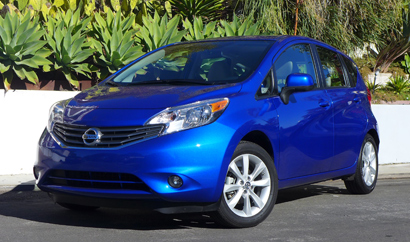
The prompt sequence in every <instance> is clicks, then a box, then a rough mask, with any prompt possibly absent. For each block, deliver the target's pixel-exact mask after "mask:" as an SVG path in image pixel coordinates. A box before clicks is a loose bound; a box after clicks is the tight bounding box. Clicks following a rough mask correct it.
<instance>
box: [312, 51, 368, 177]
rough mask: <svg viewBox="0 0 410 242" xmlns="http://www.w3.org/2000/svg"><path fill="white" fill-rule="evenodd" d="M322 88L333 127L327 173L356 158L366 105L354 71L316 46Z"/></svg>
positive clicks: (335, 55) (337, 56) (338, 56)
mask: <svg viewBox="0 0 410 242" xmlns="http://www.w3.org/2000/svg"><path fill="white" fill-rule="evenodd" d="M316 49H317V53H318V57H319V59H320V66H321V68H320V69H321V73H320V74H321V75H322V79H323V80H324V83H323V84H324V86H325V90H326V92H327V94H328V95H329V97H330V99H331V102H332V109H333V110H332V111H333V114H332V118H331V120H330V121H331V122H332V123H333V126H334V134H335V136H334V141H333V142H334V159H333V162H332V164H331V166H330V170H338V169H343V168H347V167H350V166H352V165H354V163H355V161H356V160H357V158H358V153H359V151H360V147H361V144H362V142H363V140H362V139H363V137H364V131H365V128H366V125H367V117H366V113H365V110H364V109H363V107H362V102H366V101H367V100H366V98H367V97H366V95H363V94H362V93H361V92H359V91H358V90H357V88H356V80H357V68H356V67H355V66H354V65H353V63H352V62H351V61H350V60H349V59H348V58H346V57H344V56H343V55H341V54H338V53H337V52H336V51H334V50H330V49H328V48H325V47H321V46H316Z"/></svg>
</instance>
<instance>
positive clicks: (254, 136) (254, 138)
mask: <svg viewBox="0 0 410 242" xmlns="http://www.w3.org/2000/svg"><path fill="white" fill-rule="evenodd" d="M241 141H249V142H252V143H255V144H257V145H259V146H260V147H262V148H263V149H264V150H265V151H266V152H268V154H269V156H270V157H271V158H272V160H274V154H273V146H272V142H271V141H270V139H269V138H268V136H267V135H266V134H265V133H264V132H262V131H259V130H254V131H251V132H249V133H247V134H246V135H245V136H244V137H243V138H242V140H241Z"/></svg>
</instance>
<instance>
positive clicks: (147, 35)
mask: <svg viewBox="0 0 410 242" xmlns="http://www.w3.org/2000/svg"><path fill="white" fill-rule="evenodd" d="M142 21H143V23H144V25H143V26H139V32H137V37H138V38H139V40H140V43H141V44H142V45H143V46H144V51H152V50H155V49H157V48H159V47H161V46H164V45H167V44H171V43H175V42H179V41H181V40H182V37H183V36H184V35H185V34H186V33H187V31H186V30H181V31H180V30H178V23H179V21H180V17H179V16H175V17H173V18H172V19H171V20H169V21H168V17H167V16H163V17H162V18H160V17H159V15H158V13H157V12H155V14H154V18H152V17H151V16H149V15H148V16H147V17H142Z"/></svg>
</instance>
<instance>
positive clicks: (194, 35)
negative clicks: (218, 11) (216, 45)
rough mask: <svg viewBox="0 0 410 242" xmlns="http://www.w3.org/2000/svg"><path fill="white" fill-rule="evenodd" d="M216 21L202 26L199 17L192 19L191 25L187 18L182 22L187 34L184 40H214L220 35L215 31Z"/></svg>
mask: <svg viewBox="0 0 410 242" xmlns="http://www.w3.org/2000/svg"><path fill="white" fill-rule="evenodd" d="M216 23H217V22H216V21H211V22H209V23H207V24H204V23H203V21H202V18H201V17H197V18H194V22H193V23H191V22H190V21H189V19H188V18H186V19H185V21H183V25H184V28H185V29H186V30H188V33H187V34H186V35H185V36H184V38H185V39H186V40H201V39H207V38H216V37H219V36H220V35H219V34H218V32H216V31H215V26H216Z"/></svg>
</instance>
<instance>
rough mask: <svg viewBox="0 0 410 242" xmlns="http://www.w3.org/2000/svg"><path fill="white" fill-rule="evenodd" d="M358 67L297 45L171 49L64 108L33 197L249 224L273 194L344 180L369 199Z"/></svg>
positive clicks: (261, 41) (52, 128)
mask: <svg viewBox="0 0 410 242" xmlns="http://www.w3.org/2000/svg"><path fill="white" fill-rule="evenodd" d="M370 101H371V96H370V93H369V90H368V89H367V88H366V85H365V83H364V82H363V79H362V77H361V76H360V74H359V72H358V70H357V67H356V65H355V63H354V62H353V61H352V60H351V59H350V58H349V57H348V56H346V55H345V54H343V53H342V52H340V51H338V50H337V49H335V48H333V47H331V46H329V45H326V44H324V43H322V42H319V41H316V40H313V39H309V38H305V37H295V36H279V37H269V36H263V37H262V36H259V37H239V38H221V39H212V40H205V41H197V42H185V43H177V44H171V45H168V46H165V47H162V48H159V49H157V50H154V51H152V52H150V53H148V54H146V55H144V56H142V57H140V58H139V59H137V60H136V61H134V62H132V63H131V64H129V65H127V66H125V67H124V68H122V69H121V70H119V71H118V72H117V73H115V74H113V75H112V76H110V77H109V78H107V79H106V80H104V81H103V82H101V83H99V84H98V85H96V86H94V87H92V88H90V89H88V90H85V91H83V92H81V93H79V94H78V95H76V96H75V97H74V98H72V99H68V100H63V101H60V102H57V103H55V104H54V105H53V106H52V107H51V109H50V117H49V121H48V125H47V127H46V129H45V130H44V132H43V134H42V135H41V138H40V140H39V143H38V160H37V161H36V163H35V165H34V176H35V178H36V180H37V185H38V187H39V188H40V189H41V190H43V191H45V192H48V193H49V194H50V195H51V197H52V199H53V200H54V201H55V202H56V203H58V204H59V205H61V206H63V207H65V208H68V209H73V210H92V209H96V208H98V207H123V208H129V207H139V208H147V209H153V210H156V211H159V212H161V213H166V214H169V213H185V212H207V213H210V214H211V215H213V217H214V218H215V220H216V221H218V222H219V223H220V224H222V225H224V226H228V227H250V226H255V225H257V224H258V223H260V222H262V221H263V220H264V219H265V218H266V217H267V216H268V215H269V213H270V212H271V211H272V209H273V206H274V204H275V201H276V198H277V194H278V189H284V188H289V187H294V186H300V185H304V184H310V183H315V182H320V181H324V180H328V179H343V180H344V183H345V184H346V188H347V190H349V191H350V192H351V193H355V194H366V193H370V192H371V191H372V190H373V189H374V188H375V185H376V181H377V174H378V147H379V135H378V127H377V122H376V119H375V117H374V115H373V113H372V111H371V105H370Z"/></svg>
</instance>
